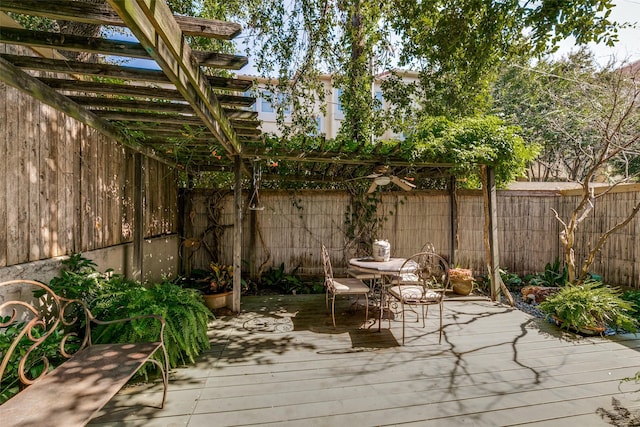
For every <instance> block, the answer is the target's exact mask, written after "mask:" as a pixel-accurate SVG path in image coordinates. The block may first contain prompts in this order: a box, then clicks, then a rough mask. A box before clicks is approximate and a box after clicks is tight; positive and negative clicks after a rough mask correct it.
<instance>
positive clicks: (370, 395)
mask: <svg viewBox="0 0 640 427" xmlns="http://www.w3.org/2000/svg"><path fill="white" fill-rule="evenodd" d="M242 309H243V310H242V313H240V314H239V315H237V316H220V317H218V318H217V319H216V320H215V321H214V322H212V324H211V329H210V337H211V344H212V347H211V349H210V350H209V351H207V352H206V353H204V354H203V355H202V356H201V357H200V359H199V360H198V362H197V364H196V365H195V366H190V367H187V368H182V369H177V370H175V371H174V372H172V375H171V382H170V386H169V396H168V398H167V406H166V407H165V409H164V410H156V409H153V408H148V407H143V406H140V403H143V402H147V401H149V402H153V401H154V400H153V399H154V398H155V397H154V395H155V394H156V393H158V392H160V387H158V386H157V385H153V386H148V385H146V386H142V387H139V388H128V389H125V390H123V391H122V392H121V393H120V394H119V395H118V396H117V397H116V398H115V399H114V400H113V401H112V402H111V404H110V405H109V406H107V407H106V408H105V410H104V411H103V413H102V416H100V417H98V418H97V419H95V420H94V422H93V423H92V424H94V425H100V424H101V423H105V424H107V425H127V426H135V425H141V426H142V425H144V426H154V425H185V426H211V425H216V426H223V425H260V426H271V425H273V426H298V425H305V426H308V425H312V426H315V425H317V426H343V425H354V426H356V425H357V426H369V425H370V426H374V425H376V426H377V425H397V424H408V425H412V424H413V425H416V426H417V425H420V426H430V425H433V426H447V425H452V426H453V425H455V426H458V425H461V424H466V425H474V426H484V425H486V426H497V425H527V424H529V425H533V424H535V425H548V426H556V425H557V426H565V425H577V424H580V425H583V426H591V425H607V423H606V422H605V421H604V420H603V419H602V417H601V416H600V415H599V413H598V411H600V412H602V411H603V410H604V411H610V412H611V413H614V412H615V413H616V414H617V412H616V411H615V410H613V408H612V398H616V399H618V400H620V401H621V402H623V404H624V405H625V406H626V407H627V408H628V409H630V410H631V411H632V413H633V411H635V410H636V408H635V405H637V404H636V402H635V401H636V399H637V397H638V395H637V393H635V389H636V385H635V383H633V382H627V383H621V382H620V380H621V379H622V378H625V377H629V376H633V375H635V373H636V372H638V371H639V370H640V359H639V358H638V357H637V356H638V355H637V352H636V351H637V349H638V340H637V339H636V337H635V336H616V337H613V338H583V337H579V336H576V335H573V334H570V333H565V332H561V331H560V330H558V329H557V328H556V327H555V326H553V325H551V324H549V323H547V322H544V321H542V320H540V319H535V318H532V317H531V316H529V315H527V314H525V313H523V312H521V311H519V310H517V309H514V308H511V307H507V306H504V305H500V304H495V303H492V302H489V301H483V300H469V299H466V300H451V301H447V302H446V303H445V313H444V314H445V327H444V335H443V340H442V344H440V345H439V344H438V331H437V322H438V320H437V318H438V316H437V308H435V310H434V308H433V307H432V308H431V310H433V313H431V316H430V318H429V319H428V320H427V325H426V327H425V328H422V325H421V323H408V324H407V326H408V327H407V341H406V345H405V346H400V345H399V342H398V340H399V339H401V333H402V332H401V322H399V321H397V320H392V321H391V322H390V323H391V328H390V329H389V328H388V321H387V320H384V321H383V324H382V330H381V331H380V332H378V328H377V323H376V318H377V313H376V312H375V311H372V312H370V318H369V319H368V320H367V322H366V323H363V321H364V310H363V309H362V308H361V309H359V310H357V311H354V310H352V307H351V306H350V304H349V303H348V302H347V300H346V299H345V300H342V301H341V302H340V304H339V305H338V306H337V308H336V324H337V327H336V328H334V327H333V326H332V324H331V316H330V315H329V314H327V312H326V311H325V305H324V295H297V296H268V297H267V296H265V297H247V298H244V299H243V305H242Z"/></svg>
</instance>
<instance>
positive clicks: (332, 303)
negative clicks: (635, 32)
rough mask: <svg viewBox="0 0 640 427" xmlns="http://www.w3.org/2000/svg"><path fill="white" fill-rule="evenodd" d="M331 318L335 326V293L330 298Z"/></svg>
mask: <svg viewBox="0 0 640 427" xmlns="http://www.w3.org/2000/svg"><path fill="white" fill-rule="evenodd" d="M331 320H332V321H333V327H334V328H335V327H336V294H333V295H332V299H331Z"/></svg>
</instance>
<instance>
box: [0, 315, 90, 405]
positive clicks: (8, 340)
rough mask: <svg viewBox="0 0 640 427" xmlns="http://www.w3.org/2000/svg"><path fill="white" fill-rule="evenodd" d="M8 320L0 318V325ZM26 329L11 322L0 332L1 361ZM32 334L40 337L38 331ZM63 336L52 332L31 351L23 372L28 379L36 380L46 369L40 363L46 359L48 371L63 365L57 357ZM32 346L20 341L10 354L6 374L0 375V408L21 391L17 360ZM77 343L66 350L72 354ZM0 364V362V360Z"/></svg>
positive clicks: (60, 332) (39, 330) (29, 341)
mask: <svg viewBox="0 0 640 427" xmlns="http://www.w3.org/2000/svg"><path fill="white" fill-rule="evenodd" d="M8 321H9V317H8V316H7V317H0V323H6V322H8ZM24 327H25V323H24V322H12V323H10V324H8V325H7V326H6V327H3V328H0V356H2V357H4V356H5V355H6V354H7V353H8V351H9V349H10V347H11V345H12V343H13V341H14V340H15V339H16V337H17V336H18V334H19V333H20V331H22V329H23V328H24ZM32 334H33V338H34V339H39V338H40V337H41V336H42V330H41V329H40V328H33V329H32ZM62 337H63V332H62V330H61V329H57V330H55V331H54V332H53V333H52V334H51V335H50V336H49V337H48V338H47V339H46V340H45V341H44V342H43V343H42V344H40V345H39V346H38V348H37V349H36V350H34V351H33V352H32V353H31V355H30V356H29V358H28V359H27V363H26V365H25V372H26V373H27V374H28V376H29V377H30V378H37V377H38V376H39V375H40V374H41V373H42V371H43V370H44V369H45V364H44V362H43V360H44V359H45V358H46V359H47V361H48V362H49V369H50V370H51V369H53V368H55V367H56V366H58V365H60V364H62V363H63V362H64V361H65V360H66V359H65V358H64V357H63V356H62V355H61V354H60V344H61V342H62ZM32 345H33V341H32V340H30V339H28V338H27V337H26V336H25V337H22V339H20V341H18V344H17V346H16V348H15V349H14V350H13V354H12V356H11V358H10V359H9V360H8V363H7V366H6V367H5V371H4V372H3V373H2V382H1V383H0V404H2V403H4V402H6V401H7V400H9V399H10V398H11V397H13V396H14V395H16V394H17V393H18V392H19V391H20V390H21V389H22V383H21V382H20V379H19V377H18V370H19V363H20V359H21V358H22V357H23V356H24V355H25V354H26V353H27V351H28V350H29V348H30V347H31V346H32ZM77 346H78V343H77V342H74V341H67V342H66V344H65V350H66V351H68V352H71V353H73V352H74V351H75V349H77V348H78V347H77ZM0 360H1V359H0Z"/></svg>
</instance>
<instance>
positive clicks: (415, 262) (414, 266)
mask: <svg viewBox="0 0 640 427" xmlns="http://www.w3.org/2000/svg"><path fill="white" fill-rule="evenodd" d="M449 286H450V285H449V264H448V263H447V261H445V260H444V258H442V257H441V256H439V255H437V254H435V253H433V252H420V253H417V254H415V255H412V256H411V257H410V258H408V259H407V260H406V261H405V262H404V264H403V265H402V267H401V268H400V274H398V275H396V276H394V277H393V279H392V281H391V284H390V286H389V288H388V289H387V290H386V295H387V296H388V297H390V298H388V299H387V301H388V303H389V304H392V303H393V304H395V305H396V307H397V306H398V305H399V308H400V311H401V312H402V345H404V341H405V323H406V318H407V311H413V312H414V313H416V315H417V317H418V319H417V321H419V320H420V313H419V312H418V310H417V309H418V307H420V309H421V313H422V327H423V328H424V327H425V323H426V322H425V319H426V317H427V314H428V309H429V306H430V305H437V306H439V309H440V328H439V338H438V343H441V342H442V312H443V309H444V304H443V301H444V297H445V293H446V291H448V290H449ZM391 299H393V301H391Z"/></svg>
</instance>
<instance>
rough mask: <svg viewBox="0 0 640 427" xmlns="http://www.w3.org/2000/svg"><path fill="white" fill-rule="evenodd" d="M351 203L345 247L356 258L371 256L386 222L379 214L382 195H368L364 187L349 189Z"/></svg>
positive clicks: (346, 217)
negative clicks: (374, 243)
mask: <svg viewBox="0 0 640 427" xmlns="http://www.w3.org/2000/svg"><path fill="white" fill-rule="evenodd" d="M349 193H350V194H351V203H350V204H349V205H347V208H346V212H345V219H344V225H345V230H344V233H345V239H346V242H345V247H346V249H347V251H348V252H350V253H352V254H353V255H355V256H365V255H370V254H371V244H372V243H373V241H374V240H375V239H376V238H377V237H378V233H379V231H380V228H381V226H382V222H383V221H384V218H385V217H383V216H380V215H379V214H378V206H379V205H380V203H381V201H382V199H381V197H380V193H379V192H376V193H373V194H368V193H367V192H366V191H365V188H364V187H361V186H359V187H349Z"/></svg>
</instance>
